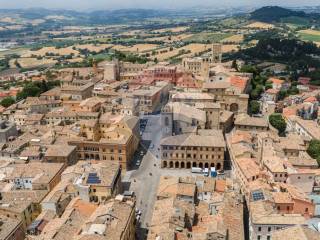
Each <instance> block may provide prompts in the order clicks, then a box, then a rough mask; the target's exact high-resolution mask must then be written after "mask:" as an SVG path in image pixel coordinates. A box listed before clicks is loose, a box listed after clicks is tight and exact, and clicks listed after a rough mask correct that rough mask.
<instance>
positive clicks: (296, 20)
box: [282, 17, 309, 26]
mask: <svg viewBox="0 0 320 240" xmlns="http://www.w3.org/2000/svg"><path fill="white" fill-rule="evenodd" d="M282 22H284V23H286V24H292V25H294V26H305V25H308V24H309V21H308V20H307V19H305V18H302V17H287V18H283V19H282Z"/></svg>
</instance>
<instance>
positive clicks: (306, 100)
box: [303, 96, 318, 103]
mask: <svg viewBox="0 0 320 240" xmlns="http://www.w3.org/2000/svg"><path fill="white" fill-rule="evenodd" d="M317 101H318V100H317V98H316V97H313V96H311V97H308V98H307V99H305V100H304V101H303V102H310V103H313V102H317Z"/></svg>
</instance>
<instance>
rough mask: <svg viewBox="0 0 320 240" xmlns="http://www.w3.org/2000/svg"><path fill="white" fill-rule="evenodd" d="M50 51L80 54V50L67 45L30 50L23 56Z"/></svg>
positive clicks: (61, 54) (43, 54)
mask: <svg viewBox="0 0 320 240" xmlns="http://www.w3.org/2000/svg"><path fill="white" fill-rule="evenodd" d="M48 53H53V54H55V55H59V56H63V55H70V54H74V55H78V54H79V51H77V50H73V49H72V47H66V48H55V47H44V48H41V49H39V50H37V51H31V50H30V51H28V52H27V53H25V54H23V55H22V56H21V57H25V58H27V57H31V56H32V55H35V56H41V57H43V56H46V54H48Z"/></svg>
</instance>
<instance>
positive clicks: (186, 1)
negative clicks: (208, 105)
mask: <svg viewBox="0 0 320 240" xmlns="http://www.w3.org/2000/svg"><path fill="white" fill-rule="evenodd" d="M279 4H280V5H281V6H305V5H320V0H307V1H301V0H277V1H275V0H223V1H221V0H0V8H31V7H45V8H59V9H76V10H93V9H119V8H162V9H163V8H169V9H172V8H186V7H193V6H212V7H217V6H218V7H224V6H254V7H257V6H263V5H279Z"/></svg>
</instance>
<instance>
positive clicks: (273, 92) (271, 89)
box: [266, 88, 279, 94]
mask: <svg viewBox="0 0 320 240" xmlns="http://www.w3.org/2000/svg"><path fill="white" fill-rule="evenodd" d="M278 92H279V90H277V89H273V88H269V89H268V90H267V91H266V93H270V94H277V93H278Z"/></svg>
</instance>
